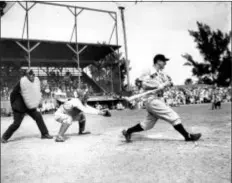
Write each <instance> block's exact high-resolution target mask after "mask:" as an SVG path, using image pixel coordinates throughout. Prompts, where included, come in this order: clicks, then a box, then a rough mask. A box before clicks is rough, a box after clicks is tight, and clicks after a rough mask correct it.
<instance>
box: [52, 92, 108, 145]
mask: <svg viewBox="0 0 232 183" xmlns="http://www.w3.org/2000/svg"><path fill="white" fill-rule="evenodd" d="M55 98H56V100H57V103H58V105H59V108H58V109H57V111H56V112H55V120H56V121H57V122H59V123H61V126H60V130H59V133H58V135H57V137H56V139H55V141H56V142H64V141H65V139H64V134H65V132H66V131H67V129H68V128H69V126H70V125H71V124H72V122H78V123H79V135H82V134H89V133H90V132H85V125H86V117H85V113H88V114H95V115H102V116H106V117H110V116H111V113H110V112H109V110H98V109H95V108H93V107H90V106H89V105H87V100H88V98H89V95H88V93H87V92H85V91H78V98H67V97H66V95H65V94H64V93H56V94H55Z"/></svg>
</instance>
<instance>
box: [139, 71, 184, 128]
mask: <svg viewBox="0 0 232 183" xmlns="http://www.w3.org/2000/svg"><path fill="white" fill-rule="evenodd" d="M140 80H142V81H143V88H144V90H146V87H145V83H146V82H148V83H149V84H150V85H152V86H153V87H157V88H159V87H160V86H161V85H163V84H164V83H165V82H166V81H167V80H168V77H167V76H166V75H165V74H164V73H163V72H161V71H157V70H156V69H155V68H152V70H150V71H149V72H147V73H146V74H145V75H143V76H142V77H141V78H140ZM161 95H163V91H161V92H158V93H155V94H149V95H147V96H146V102H145V106H146V109H147V112H148V113H147V116H146V118H145V120H144V121H142V122H141V123H140V125H141V127H142V128H143V129H144V130H149V129H151V128H152V127H153V126H154V125H155V123H156V122H157V120H158V119H163V120H165V121H168V122H169V123H171V124H172V125H177V124H180V123H181V120H180V117H179V115H178V114H177V113H176V112H175V111H174V110H173V109H172V108H170V107H169V106H167V105H166V104H165V103H164V102H163V101H162V100H161V99H160V96H161Z"/></svg>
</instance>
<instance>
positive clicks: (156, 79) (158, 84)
mask: <svg viewBox="0 0 232 183" xmlns="http://www.w3.org/2000/svg"><path fill="white" fill-rule="evenodd" d="M168 60H169V59H168V58H166V57H165V56H164V55H162V54H158V55H156V56H155V57H154V59H153V63H154V65H153V68H152V70H151V71H150V73H147V74H146V75H144V76H142V77H141V78H139V79H140V80H141V84H142V87H143V89H144V90H145V91H147V90H154V89H159V92H155V93H151V94H148V95H147V96H146V102H145V106H146V110H147V116H146V119H145V120H144V121H142V122H140V123H138V124H137V125H135V126H133V127H131V128H129V129H126V130H123V131H122V134H123V136H124V137H125V139H126V142H131V134H132V133H135V132H141V131H144V130H149V129H151V128H153V127H154V125H155V124H156V122H157V120H158V119H163V120H165V121H167V122H169V123H170V124H171V125H173V127H174V129H175V130H177V131H178V132H179V133H180V134H181V135H182V136H183V137H184V138H185V140H186V141H197V140H199V139H200V137H201V133H196V134H191V133H189V132H187V131H186V130H185V128H184V127H183V125H182V122H181V119H180V116H179V115H178V114H177V113H176V112H175V111H174V110H173V109H172V108H170V107H169V106H167V105H166V104H165V103H164V102H163V101H162V100H160V97H161V96H162V95H163V91H164V89H168V88H169V87H171V86H172V82H171V79H170V78H169V77H168V76H167V75H165V74H164V73H163V72H162V70H163V69H164V68H165V65H166V62H167V61H168Z"/></svg>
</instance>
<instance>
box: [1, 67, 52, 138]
mask: <svg viewBox="0 0 232 183" xmlns="http://www.w3.org/2000/svg"><path fill="white" fill-rule="evenodd" d="M10 102H11V106H12V110H13V115H14V122H13V123H12V124H11V125H10V126H9V128H8V129H7V130H6V132H5V133H4V134H3V136H2V139H1V141H2V143H6V142H7V140H8V139H9V138H10V137H11V136H12V135H13V133H14V132H15V131H16V130H17V129H18V128H19V126H20V125H21V123H22V120H23V118H24V116H25V114H28V115H29V116H31V117H32V118H33V119H34V120H35V121H36V124H37V126H38V128H39V130H40V132H41V138H42V139H52V136H50V135H49V133H48V130H47V127H46V125H45V123H44V121H43V117H42V115H41V113H40V112H38V111H37V108H38V106H39V104H40V102H41V88H40V81H39V79H38V78H37V77H35V74H34V72H33V71H32V70H30V69H29V70H27V72H26V76H24V77H22V78H21V79H20V81H19V82H18V83H17V85H16V86H15V87H14V89H13V91H12V93H11V96H10Z"/></svg>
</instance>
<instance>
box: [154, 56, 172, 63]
mask: <svg viewBox="0 0 232 183" xmlns="http://www.w3.org/2000/svg"><path fill="white" fill-rule="evenodd" d="M158 60H161V61H164V62H166V61H168V60H169V58H166V57H165V56H164V55H163V54H157V55H156V56H155V57H154V59H153V63H154V64H155V63H157V61H158Z"/></svg>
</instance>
